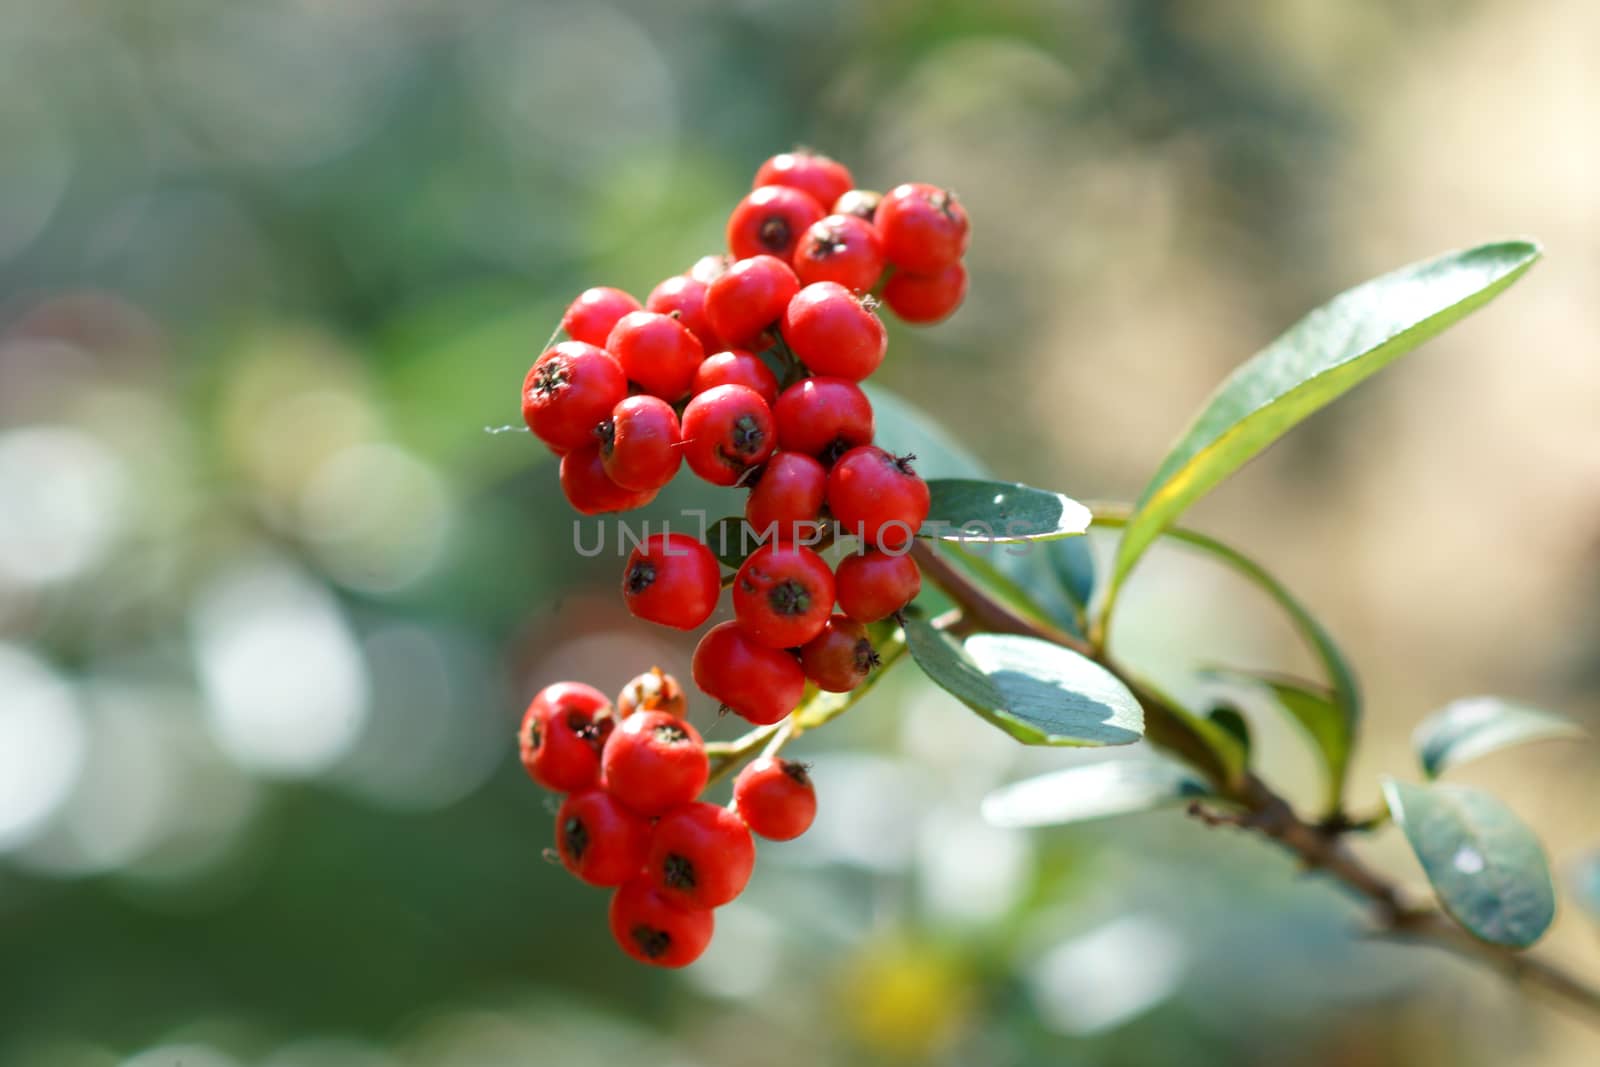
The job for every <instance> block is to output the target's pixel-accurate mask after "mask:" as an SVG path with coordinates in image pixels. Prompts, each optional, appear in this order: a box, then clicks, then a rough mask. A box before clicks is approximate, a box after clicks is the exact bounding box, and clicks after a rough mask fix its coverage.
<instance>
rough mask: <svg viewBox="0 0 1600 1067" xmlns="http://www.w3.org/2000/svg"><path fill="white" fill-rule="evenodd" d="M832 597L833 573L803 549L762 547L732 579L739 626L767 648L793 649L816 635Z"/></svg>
mask: <svg viewBox="0 0 1600 1067" xmlns="http://www.w3.org/2000/svg"><path fill="white" fill-rule="evenodd" d="M833 596H834V590H833V571H831V570H829V569H828V564H827V563H826V561H824V560H823V558H822V557H821V556H819V555H817V554H816V553H815V552H813V551H812V550H811V549H809V548H806V547H805V546H804V545H781V544H769V545H762V546H761V547H760V548H758V549H756V550H755V551H754V552H752V553H750V555H749V557H748V558H746V559H745V561H744V564H743V565H742V566H741V567H740V568H739V573H738V574H737V575H735V576H734V579H733V612H734V614H735V615H736V616H737V617H738V619H739V625H740V626H741V627H742V628H743V629H744V632H745V633H746V634H747V635H749V637H750V638H751V639H752V640H755V641H759V642H760V643H761V644H763V645H768V646H770V647H772V648H796V647H798V646H800V645H803V644H805V643H806V642H807V641H809V640H811V639H812V638H813V637H815V636H817V634H819V633H821V632H822V628H823V626H824V625H825V624H826V623H827V621H828V613H829V612H831V611H832V610H833Z"/></svg>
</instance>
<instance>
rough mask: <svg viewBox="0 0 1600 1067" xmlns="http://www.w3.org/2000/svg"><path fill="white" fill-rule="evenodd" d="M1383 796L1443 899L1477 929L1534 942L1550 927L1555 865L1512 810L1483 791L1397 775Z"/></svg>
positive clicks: (1479, 933) (1504, 939)
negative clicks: (1402, 779)
mask: <svg viewBox="0 0 1600 1067" xmlns="http://www.w3.org/2000/svg"><path fill="white" fill-rule="evenodd" d="M1383 796H1384V800H1385V801H1387V802H1388V805H1389V813H1390V814H1391V815H1393V816H1394V821H1395V822H1396V823H1397V824H1398V825H1399V826H1400V828H1401V829H1402V830H1404V831H1405V834H1406V840H1407V841H1409V842H1410V843H1411V851H1413V852H1415V853H1416V854H1417V859H1418V860H1420V861H1421V862H1422V869H1423V871H1424V872H1425V873H1426V874H1427V876H1428V881H1429V882H1430V883H1432V885H1433V889H1434V892H1435V893H1437V894H1438V895H1439V903H1441V904H1442V905H1444V908H1445V910H1446V911H1448V912H1449V913H1450V914H1451V915H1452V916H1454V918H1455V920H1456V921H1457V922H1459V923H1460V924H1461V925H1462V926H1464V927H1466V928H1467V929H1468V930H1469V931H1471V932H1472V934H1473V935H1474V936H1476V937H1479V938H1482V939H1483V940H1485V941H1490V942H1493V943H1494V944H1497V945H1510V946H1512V947H1514V948H1526V947H1527V946H1528V945H1531V944H1533V943H1534V942H1535V941H1537V940H1538V939H1539V936H1540V935H1541V934H1543V933H1544V932H1545V930H1546V929H1548V928H1549V926H1550V922H1551V920H1552V919H1554V918H1555V914H1556V897H1555V886H1554V885H1553V884H1552V883H1551V880H1550V865H1549V863H1547V862H1546V860H1545V855H1544V849H1543V848H1541V847H1540V845H1539V839H1538V838H1537V837H1535V836H1534V835H1533V831H1532V830H1529V829H1528V827H1527V826H1526V825H1525V824H1524V823H1523V822H1522V820H1521V819H1518V818H1517V817H1516V815H1514V814H1512V812H1511V809H1509V808H1507V807H1506V806H1505V805H1504V804H1502V803H1500V801H1498V800H1496V799H1495V798H1494V797H1492V796H1490V795H1489V794H1488V793H1485V792H1483V791H1482V790H1478V789H1468V788H1467V787H1465V786H1459V785H1409V784H1407V783H1405V782H1397V781H1395V780H1394V779H1392V778H1391V779H1385V780H1384V783H1383Z"/></svg>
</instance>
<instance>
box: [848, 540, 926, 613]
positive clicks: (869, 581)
mask: <svg viewBox="0 0 1600 1067" xmlns="http://www.w3.org/2000/svg"><path fill="white" fill-rule="evenodd" d="M833 584H834V588H835V590H836V592H837V593H838V595H839V607H840V608H841V609H842V610H843V611H844V613H845V614H846V615H848V616H850V617H851V618H852V619H855V620H856V621H857V622H877V621H878V620H879V619H887V618H888V617H889V616H890V615H893V614H894V613H895V612H897V611H899V610H900V609H901V608H903V607H905V606H906V605H907V604H909V603H911V601H912V599H913V598H914V597H915V596H916V595H917V594H918V593H920V592H921V591H922V572H921V571H919V570H918V569H917V565H916V563H915V562H914V561H913V560H912V559H911V557H910V556H906V555H895V554H893V553H889V552H878V551H875V550H872V549H868V550H866V551H865V552H861V553H858V554H856V555H851V556H846V557H844V558H843V559H841V560H840V561H839V567H838V569H837V570H836V571H835V572H834V575H833Z"/></svg>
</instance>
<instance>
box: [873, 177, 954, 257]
mask: <svg viewBox="0 0 1600 1067" xmlns="http://www.w3.org/2000/svg"><path fill="white" fill-rule="evenodd" d="M873 221H874V224H875V225H876V226H877V227H878V236H879V237H880V238H882V240H883V254H884V256H885V257H886V258H887V259H888V260H889V262H890V263H893V264H894V265H895V266H897V267H899V268H900V269H902V270H908V271H910V272H911V273H913V274H937V273H939V272H940V271H942V270H944V269H945V268H946V267H948V266H949V265H950V264H952V263H955V262H956V261H958V260H959V259H960V258H961V256H962V254H963V253H965V252H966V250H967V212H966V209H965V208H963V207H962V206H961V205H960V204H959V203H957V202H956V197H955V194H954V193H951V192H949V191H947V190H944V189H940V188H939V187H938V186H935V185H924V184H922V183H921V182H908V183H907V184H905V185H897V186H895V187H894V188H893V189H890V190H889V195H888V196H885V197H884V198H883V203H881V204H879V205H878V214H877V216H876V218H875V219H874V220H873Z"/></svg>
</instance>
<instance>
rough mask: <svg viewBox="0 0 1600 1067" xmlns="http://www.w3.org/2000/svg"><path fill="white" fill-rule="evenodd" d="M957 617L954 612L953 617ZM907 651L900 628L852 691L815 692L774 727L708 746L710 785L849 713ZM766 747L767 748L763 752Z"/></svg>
mask: <svg viewBox="0 0 1600 1067" xmlns="http://www.w3.org/2000/svg"><path fill="white" fill-rule="evenodd" d="M954 617H955V616H954V615H952V618H954ZM905 650H906V638H905V632H904V631H902V630H899V629H896V630H895V631H894V633H893V634H892V635H891V636H889V637H886V638H884V639H883V640H882V641H881V642H879V644H878V658H879V659H880V660H881V661H882V662H881V664H880V666H879V667H878V669H877V670H875V671H873V672H872V673H871V674H869V675H868V676H867V678H866V681H864V682H862V683H861V684H860V685H858V686H856V687H855V688H854V689H852V690H850V691H849V692H848V693H824V692H815V693H813V694H812V695H811V696H810V697H808V698H807V699H806V700H805V701H804V702H803V703H802V704H801V705H800V706H799V707H798V708H795V709H794V711H793V712H791V713H790V714H789V715H788V717H787V718H784V719H782V720H781V721H779V722H775V723H773V724H772V725H770V726H758V727H756V728H755V729H754V730H750V731H748V732H747V733H744V734H742V735H740V736H739V737H736V738H734V739H733V740H732V741H723V742H713V743H711V744H708V745H706V755H707V756H709V757H711V775H710V777H709V778H707V779H706V784H707V785H710V784H711V783H712V782H715V781H717V780H719V779H721V778H725V777H727V775H728V774H730V773H731V772H732V771H733V770H734V769H736V768H737V767H738V766H739V765H741V764H742V763H744V762H745V761H746V760H747V759H749V758H750V757H752V756H754V755H756V754H757V753H758V752H761V753H762V754H763V755H769V756H771V755H776V754H777V753H778V751H779V750H780V749H782V748H783V746H784V745H787V744H788V743H789V742H790V741H793V740H794V739H795V738H796V737H799V736H800V735H801V734H803V733H805V732H806V731H807V730H815V729H816V728H817V727H819V726H823V725H825V724H827V723H830V722H832V721H833V720H834V719H837V718H838V717H839V716H841V715H843V714H844V713H845V712H847V711H849V710H850V709H851V708H853V707H854V706H855V705H856V703H857V702H858V701H859V700H860V699H861V698H862V697H864V696H866V695H867V693H868V691H870V690H871V689H872V687H873V686H874V685H876V684H877V682H878V680H879V679H880V678H882V677H883V676H884V675H885V674H886V673H888V670H889V668H890V667H891V666H893V665H894V663H895V661H896V660H898V659H899V658H900V657H901V655H902V654H903V653H904V652H905ZM763 749H765V750H766V751H764V752H763Z"/></svg>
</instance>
